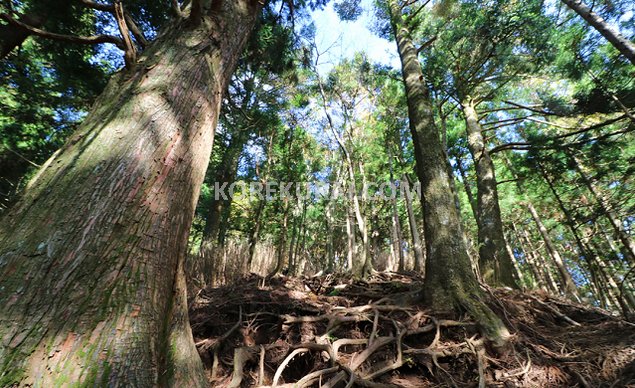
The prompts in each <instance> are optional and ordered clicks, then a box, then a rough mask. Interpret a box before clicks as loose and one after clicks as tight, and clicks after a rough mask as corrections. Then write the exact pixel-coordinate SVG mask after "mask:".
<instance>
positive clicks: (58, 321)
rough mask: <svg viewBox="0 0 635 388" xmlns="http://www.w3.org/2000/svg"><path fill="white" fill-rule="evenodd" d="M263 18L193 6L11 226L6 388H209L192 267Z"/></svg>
mask: <svg viewBox="0 0 635 388" xmlns="http://www.w3.org/2000/svg"><path fill="white" fill-rule="evenodd" d="M174 3H175V4H176V5H177V6H178V3H177V2H174ZM119 4H120V3H119ZM261 6H262V5H261V3H260V2H258V1H251V0H238V1H231V2H227V1H224V2H199V1H193V2H192V3H191V5H190V6H189V7H188V9H189V10H190V12H189V14H188V16H187V18H184V17H182V16H181V17H179V19H178V20H174V21H172V22H171V24H170V25H169V26H168V27H166V28H165V29H164V30H163V31H162V32H161V34H160V35H159V36H158V38H157V39H156V41H155V42H154V43H152V44H151V45H150V46H148V47H147V48H146V50H145V51H144V52H143V53H142V54H141V55H139V57H138V60H137V61H134V58H133V57H132V56H129V57H128V69H126V70H125V71H122V72H120V73H118V74H117V75H115V76H114V77H113V78H112V80H111V81H110V83H109V85H108V87H107V88H106V91H105V92H104V93H103V94H102V95H101V97H100V98H99V100H98V102H97V103H96V104H95V106H94V107H93V109H92V111H91V112H90V114H89V115H88V117H87V118H86V119H85V120H84V122H83V123H82V125H81V127H80V129H79V130H78V131H77V132H76V133H75V134H74V135H73V136H72V137H71V139H70V140H69V142H68V143H66V145H65V146H64V147H63V148H62V149H61V150H60V151H59V152H58V153H57V154H56V155H55V156H54V157H52V158H51V159H49V160H48V161H47V163H46V164H45V165H44V167H43V168H42V169H40V171H39V172H38V174H37V175H36V176H35V177H34V178H33V180H32V181H31V182H30V183H29V186H28V188H27V190H26V192H25V195H24V197H23V198H22V199H21V200H20V202H19V203H17V204H16V205H15V207H13V208H12V210H11V211H10V212H9V213H8V214H6V216H4V217H3V222H2V223H1V226H0V258H1V259H0V263H1V266H0V276H1V277H2V278H3V279H4V281H3V287H4V288H3V291H2V294H0V306H2V310H3V314H2V317H0V337H2V345H0V359H1V360H2V361H1V362H0V376H2V377H0V385H13V384H18V385H42V386H56V385H64V384H86V385H94V384H102V385H134V386H155V385H164V384H165V385H176V386H204V385H206V383H205V378H204V376H203V373H202V372H203V371H202V367H201V363H200V359H199V358H198V354H197V352H196V349H195V347H194V343H193V340H192V336H191V332H190V328H189V322H188V318H187V303H186V295H185V292H186V291H185V280H184V275H183V264H184V259H185V252H186V245H187V238H188V232H189V228H190V224H191V221H192V217H193V214H194V207H195V205H196V201H197V197H198V192H199V189H200V186H201V184H202V182H203V178H204V175H205V169H206V166H207V161H208V160H209V155H210V152H211V149H212V142H213V138H214V128H215V125H216V120H217V118H218V113H219V107H220V104H221V98H222V94H223V91H224V90H225V88H226V87H227V83H228V80H229V78H230V76H231V74H232V72H233V70H234V68H235V66H236V63H237V61H238V58H239V56H240V53H241V50H242V47H243V46H244V44H245V42H246V40H247V38H248V36H249V34H250V32H251V30H252V28H253V26H254V24H255V23H256V21H257V19H258V14H259V11H260V9H261ZM179 8H180V7H179ZM178 11H179V14H182V13H183V11H181V10H180V9H179V10H178ZM118 20H119V21H121V18H119V19H118ZM128 49H130V48H128ZM88 285H90V286H88ZM79 365H81V368H79Z"/></svg>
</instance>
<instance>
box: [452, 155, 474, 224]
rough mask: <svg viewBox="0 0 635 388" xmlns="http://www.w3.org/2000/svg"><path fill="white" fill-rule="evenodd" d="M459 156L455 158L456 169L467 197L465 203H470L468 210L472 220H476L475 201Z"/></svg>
mask: <svg viewBox="0 0 635 388" xmlns="http://www.w3.org/2000/svg"><path fill="white" fill-rule="evenodd" d="M461 159H462V158H461V157H460V156H457V157H456V168H457V169H458V170H459V173H460V174H461V181H462V182H463V188H464V189H465V194H466V195H467V201H468V202H469V203H470V208H471V209H472V214H473V215H474V219H475V220H477V219H478V211H477V210H476V209H477V207H476V200H475V199H474V193H473V192H472V186H471V185H470V181H469V177H468V175H467V171H465V168H464V167H463V161H462V160H461Z"/></svg>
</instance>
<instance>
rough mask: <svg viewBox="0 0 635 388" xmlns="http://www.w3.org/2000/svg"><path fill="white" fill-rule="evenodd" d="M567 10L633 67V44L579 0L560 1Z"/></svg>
mask: <svg viewBox="0 0 635 388" xmlns="http://www.w3.org/2000/svg"><path fill="white" fill-rule="evenodd" d="M562 2H563V3H565V4H566V5H567V6H568V7H569V8H571V9H572V10H574V11H575V13H577V14H578V15H580V17H581V18H582V19H584V20H586V22H587V23H589V25H591V26H592V27H593V28H595V29H596V30H597V32H599V33H600V34H602V36H603V37H604V38H606V40H608V41H609V42H610V43H611V44H612V45H613V47H615V48H616V49H617V50H619V52H620V53H622V55H624V56H625V57H626V58H627V59H628V60H629V61H631V63H632V64H633V65H635V43H633V42H632V41H630V40H628V39H627V38H625V37H624V36H622V34H620V33H619V31H616V30H615V29H614V28H613V27H612V26H611V25H610V24H609V23H608V22H607V21H606V20H604V18H602V16H600V15H598V14H597V13H596V12H594V11H593V9H592V8H591V7H589V6H588V5H586V4H585V3H584V2H583V1H581V0H562Z"/></svg>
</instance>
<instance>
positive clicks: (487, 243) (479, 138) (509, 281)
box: [462, 98, 518, 288]
mask: <svg viewBox="0 0 635 388" xmlns="http://www.w3.org/2000/svg"><path fill="white" fill-rule="evenodd" d="M462 107H463V113H464V115H465V121H466V127H467V142H468V146H469V148H470V152H471V153H472V158H473V160H474V166H475V168H476V186H477V198H476V199H477V208H476V210H477V217H476V221H477V225H478V243H479V268H480V271H481V276H482V277H483V280H485V282H487V283H489V284H493V285H504V286H508V287H514V288H517V287H518V285H517V284H516V281H515V280H514V264H513V263H512V260H513V258H512V257H510V256H509V254H508V253H507V250H506V249H505V244H506V242H505V234H504V232H503V221H502V220H501V211H500V205H499V203H498V189H497V188H496V174H495V170H494V162H493V161H492V158H491V157H490V154H489V151H488V150H487V147H486V145H485V139H484V138H483V128H482V127H481V124H480V123H479V118H478V114H477V113H476V107H475V105H474V102H473V101H472V100H471V99H469V98H468V99H466V100H465V101H463V103H462Z"/></svg>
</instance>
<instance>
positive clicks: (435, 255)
mask: <svg viewBox="0 0 635 388" xmlns="http://www.w3.org/2000/svg"><path fill="white" fill-rule="evenodd" d="M387 3H388V6H389V11H390V18H391V23H392V27H393V33H394V36H395V40H396V41H397V49H398V51H399V56H400V59H401V65H402V75H403V81H404V85H405V88H406V97H407V101H408V117H409V119H410V120H409V121H410V132H411V134H412V140H413V144H414V151H415V158H416V164H417V173H418V176H419V180H420V181H421V185H422V201H423V209H424V225H425V241H426V250H427V257H426V275H425V276H426V277H425V286H424V290H423V291H424V297H425V298H426V300H427V301H428V303H430V305H431V306H433V307H437V308H447V307H448V306H455V307H456V308H460V309H465V310H467V311H468V313H470V314H471V315H472V316H473V317H474V318H475V319H476V320H477V321H478V322H479V324H480V327H481V330H482V332H483V334H484V335H485V336H486V337H487V338H488V339H489V340H491V341H493V343H494V345H495V346H504V344H505V343H506V341H507V339H508V337H509V332H508V330H507V328H506V327H505V325H504V324H503V322H502V321H501V320H500V318H499V317H498V316H496V315H495V314H494V313H493V312H492V311H491V310H490V309H489V308H488V307H487V306H486V304H485V302H484V301H483V300H482V297H483V295H482V292H481V290H480V287H479V284H478V282H477V280H476V277H475V275H474V273H473V272H472V270H471V268H470V258H469V256H468V253H467V246H466V244H465V241H464V239H463V234H462V233H463V232H462V227H461V222H460V218H459V213H458V210H457V208H456V206H455V203H454V197H453V196H452V188H451V183H450V176H449V175H448V171H447V160H446V152H445V149H444V148H443V145H442V143H441V139H440V134H439V130H438V129H437V128H436V126H435V125H434V119H433V113H432V106H431V103H430V101H429V91H428V90H427V87H426V83H425V79H424V76H423V72H422V70H421V64H420V63H419V59H418V55H417V49H416V47H415V46H414V44H413V42H412V40H411V38H410V36H409V35H410V32H409V31H408V29H407V27H406V25H407V23H406V22H405V20H404V16H403V15H402V13H401V12H402V11H401V7H400V4H399V2H398V1H397V0H387Z"/></svg>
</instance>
